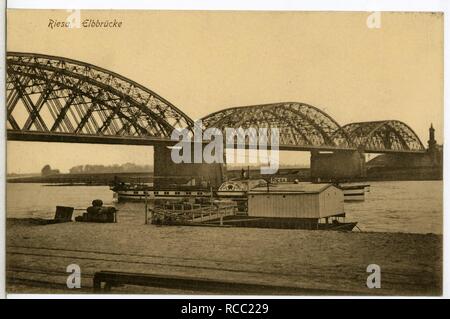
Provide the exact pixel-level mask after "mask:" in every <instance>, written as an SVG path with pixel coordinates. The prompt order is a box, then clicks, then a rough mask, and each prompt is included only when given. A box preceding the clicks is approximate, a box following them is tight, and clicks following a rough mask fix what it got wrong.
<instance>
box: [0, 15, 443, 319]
mask: <svg viewBox="0 0 450 319" xmlns="http://www.w3.org/2000/svg"><path fill="white" fill-rule="evenodd" d="M5 60H6V61H5V96H4V104H5V106H4V107H5V119H4V121H5V145H6V150H5V157H6V163H5V193H6V198H5V225H6V226H5V227H6V245H5V246H6V248H5V249H6V251H5V266H6V271H5V277H6V278H5V279H6V287H5V288H6V294H7V295H8V294H19V295H20V294H81V295H91V294H95V295H100V294H101V295H104V294H113V295H135V294H139V295H146V296H152V295H165V296H170V295H183V296H197V295H203V296H204V295H207V296H224V295H227V296H229V295H233V296H319V297H321V296H378V297H380V296H395V297H398V296H420V297H431V296H433V297H439V296H442V295H443V282H444V279H443V268H444V263H443V259H444V258H443V234H444V222H443V219H444V213H443V212H444V210H443V191H444V187H443V163H444V162H443V158H444V157H443V152H444V149H443V148H444V145H443V141H444V14H443V12H407V11H406V10H405V11H403V12H400V11H397V12H393V11H391V12H387V11H298V10H292V11H289V10H284V11H275V10H272V11H264V10H261V11H245V10H223V11H214V10H79V9H77V10H75V9H74V10H62V9H60V10H56V9H55V10H53V9H52V10H49V9H45V10H44V9H41V10H38V9H7V10H6V53H5ZM265 306H267V305H265ZM265 306H264V305H259V308H258V311H260V313H267V312H268V308H267V309H266V307H265ZM205 307H206V306H205ZM255 307H257V306H256V305H255ZM267 307H268V306H267ZM180 311H181V313H190V314H199V313H203V314H209V315H213V312H214V309H212V308H211V309H208V308H196V306H195V305H191V304H189V305H187V306H186V308H183V309H181V310H180ZM217 311H219V310H218V309H216V312H217ZM220 311H222V310H220ZM223 311H225V308H224V309H223ZM241 311H242V307H241ZM255 311H256V308H255Z"/></svg>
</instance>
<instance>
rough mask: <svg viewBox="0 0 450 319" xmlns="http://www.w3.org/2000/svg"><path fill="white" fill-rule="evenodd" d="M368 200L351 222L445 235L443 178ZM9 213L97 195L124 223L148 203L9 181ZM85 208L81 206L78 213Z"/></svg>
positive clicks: (397, 185)
mask: <svg viewBox="0 0 450 319" xmlns="http://www.w3.org/2000/svg"><path fill="white" fill-rule="evenodd" d="M370 184H371V187H370V193H368V194H367V197H366V201H365V202H354V203H345V211H346V212H347V220H348V221H350V220H351V221H358V226H359V227H360V228H361V229H362V230H363V231H386V232H413V233H438V234H442V211H443V208H442V198H443V194H442V193H443V189H442V187H443V184H442V181H404V182H371V183H370ZM6 197H7V201H6V203H7V217H17V218H24V217H40V218H53V216H54V213H55V207H56V205H62V206H72V207H75V208H78V209H85V208H87V207H88V206H89V205H90V204H91V202H92V200H93V199H101V200H102V201H103V203H104V205H106V206H109V205H114V206H115V207H116V208H117V209H118V210H119V212H118V222H119V223H128V224H139V225H140V224H143V223H144V220H145V217H144V203H141V202H126V203H113V198H112V192H111V191H110V190H109V188H108V187H107V186H61V187H56V186H44V185H41V184H15V183H9V184H7V196H6ZM81 213H82V210H77V211H75V216H76V215H78V214H81Z"/></svg>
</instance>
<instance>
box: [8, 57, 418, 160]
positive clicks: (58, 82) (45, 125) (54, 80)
mask: <svg viewBox="0 0 450 319" xmlns="http://www.w3.org/2000/svg"><path fill="white" fill-rule="evenodd" d="M6 91H7V97H6V106H7V138H8V140H22V141H44V142H77V143H103V144H134V145H157V144H160V143H163V144H166V143H171V141H170V135H171V133H172V131H173V130H174V129H182V128H188V129H190V130H192V129H193V125H194V121H193V120H192V119H190V118H189V117H188V116H187V115H186V114H184V113H183V112H182V111H181V110H180V109H178V108H177V107H175V106H174V105H173V104H171V103H170V102H169V101H167V100H165V99H164V98H162V97H161V96H159V95H158V94H156V93H155V92H153V91H151V90H149V89H147V88H145V87H144V86H142V85H140V84H138V83H136V82H134V81H132V80H130V79H127V78H125V77H123V76H121V75H119V74H116V73H114V72H111V71H108V70H105V69H103V68H100V67H97V66H94V65H92V64H89V63H85V62H80V61H75V60H72V59H68V58H63V57H57V56H49V55H43V54H35V53H19V52H8V53H7V81H6ZM202 120H203V124H204V127H205V128H209V127H216V128H219V129H222V130H223V129H225V128H226V127H231V128H237V127H242V128H244V129H245V128H249V127H253V128H272V127H276V128H278V129H279V132H280V149H281V150H306V151H315V150H343V151H345V150H349V151H350V150H353V151H355V150H358V151H360V152H369V153H370V152H372V153H390V152H393V153H424V152H425V148H424V146H423V144H422V142H421V141H420V139H419V138H418V137H417V135H416V133H414V131H413V130H412V129H411V128H410V127H409V126H408V125H406V124H405V123H403V122H400V121H396V120H394V121H376V122H362V123H351V124H347V125H345V126H340V125H339V124H338V123H337V122H336V121H335V120H334V119H333V118H332V117H331V116H329V115H328V114H326V113H325V112H323V111H321V110H320V109H318V108H316V107H314V106H311V105H308V104H304V103H296V102H289V103H275V104H264V105H254V106H245V107H234V108H228V109H225V110H222V111H219V112H215V113H213V114H210V115H208V116H206V117H204V118H203V119H202Z"/></svg>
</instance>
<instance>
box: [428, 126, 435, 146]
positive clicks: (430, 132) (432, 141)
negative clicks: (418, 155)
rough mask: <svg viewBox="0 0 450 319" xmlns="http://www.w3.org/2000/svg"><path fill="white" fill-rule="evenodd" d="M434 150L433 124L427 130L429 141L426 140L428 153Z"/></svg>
mask: <svg viewBox="0 0 450 319" xmlns="http://www.w3.org/2000/svg"><path fill="white" fill-rule="evenodd" d="M435 148H436V140H435V138H434V127H433V123H431V126H430V128H429V139H428V151H432V150H434V149H435Z"/></svg>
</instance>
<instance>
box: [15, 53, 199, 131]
mask: <svg viewBox="0 0 450 319" xmlns="http://www.w3.org/2000/svg"><path fill="white" fill-rule="evenodd" d="M6 62H7V63H6V65H7V81H6V91H7V99H6V105H7V129H8V133H9V131H13V132H21V133H24V132H25V133H42V134H43V135H52V134H55V135H58V134H59V135H62V136H64V134H69V135H76V136H77V137H78V136H81V137H83V135H84V136H101V137H121V136H123V137H131V138H132V137H139V138H145V137H149V138H156V139H158V138H161V139H167V138H170V135H171V133H172V131H173V129H182V128H186V127H187V128H192V126H193V121H192V120H191V119H190V118H189V117H188V116H187V115H186V114H184V113H183V112H182V111H181V110H180V109H178V108H176V107H175V106H174V105H173V104H171V103H170V102H168V101H167V100H165V99H164V98H162V97H161V96H159V95H158V94H156V93H155V92H153V91H151V90H149V89H148V88H145V87H144V86H142V85H140V84H138V83H136V82H134V81H132V80H130V79H128V78H126V77H124V76H121V75H119V74H117V73H114V72H112V71H109V70H106V69H103V68H101V67H98V66H95V65H92V64H89V63H85V62H80V61H76V60H73V59H68V58H63V57H56V56H50V55H43V54H35V53H20V52H8V53H7V61H6Z"/></svg>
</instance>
